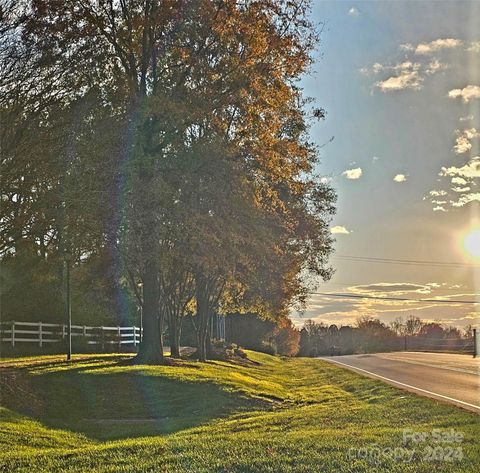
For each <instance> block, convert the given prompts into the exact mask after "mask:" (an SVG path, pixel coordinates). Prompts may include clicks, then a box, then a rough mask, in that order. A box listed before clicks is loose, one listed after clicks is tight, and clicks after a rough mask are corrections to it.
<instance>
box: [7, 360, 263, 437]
mask: <svg viewBox="0 0 480 473" xmlns="http://www.w3.org/2000/svg"><path fill="white" fill-rule="evenodd" d="M35 368H37V367H35ZM104 369H105V365H102V364H100V365H99V366H98V367H95V366H91V365H90V366H89V367H88V368H87V367H82V366H80V367H76V368H73V367H72V368H70V369H68V368H67V369H64V370H59V371H50V370H46V371H45V372H42V371H41V370H40V372H39V371H37V372H36V373H35V374H34V375H31V374H28V373H27V372H26V370H24V369H18V368H9V369H4V370H2V371H3V374H2V378H3V379H4V381H5V379H6V380H7V381H6V383H7V384H9V383H14V386H10V388H11V389H9V390H6V391H5V394H6V395H4V396H2V404H3V405H4V406H5V407H7V408H9V409H11V410H13V411H16V412H18V413H21V414H25V415H28V416H29V417H33V418H34V419H36V420H39V421H40V422H42V423H43V424H44V425H46V426H48V427H52V428H61V429H67V430H70V431H74V432H78V433H82V434H84V435H86V436H87V437H90V438H93V439H97V440H107V439H108V440H110V439H122V438H131V437H139V436H149V435H159V434H167V433H173V432H177V431H179V430H183V429H187V428H190V427H195V426H198V425H201V424H204V423H207V422H209V421H211V420H213V419H216V418H221V417H225V416H228V415H229V414H232V413H234V412H241V411H242V410H246V409H247V408H248V409H250V410H251V409H252V407H253V408H257V409H261V408H262V407H265V406H262V404H261V403H260V402H257V401H253V400H252V399H248V398H246V397H244V396H242V395H240V394H239V393H232V392H228V391H225V390H223V389H221V387H220V386H218V385H216V384H214V383H210V382H207V381H201V380H199V381H197V382H191V381H186V380H181V379H175V378H170V377H167V376H162V375H159V374H150V373H148V372H142V371H141V370H138V371H137V370H127V371H124V372H122V371H120V372H118V371H117V372H112V373H109V372H108V371H105V372H102V370H104ZM5 374H7V376H4V375H5ZM9 378H10V381H8V379H9Z"/></svg>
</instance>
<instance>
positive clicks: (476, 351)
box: [473, 328, 478, 358]
mask: <svg viewBox="0 0 480 473" xmlns="http://www.w3.org/2000/svg"><path fill="white" fill-rule="evenodd" d="M477 343H478V338H477V329H476V328H474V329H473V357H474V358H476V357H477V356H478V345H477Z"/></svg>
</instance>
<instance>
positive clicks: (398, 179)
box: [393, 174, 407, 182]
mask: <svg viewBox="0 0 480 473" xmlns="http://www.w3.org/2000/svg"><path fill="white" fill-rule="evenodd" d="M393 180H394V181H395V182H405V181H406V180H407V176H405V174H397V175H396V176H395V177H394V178H393Z"/></svg>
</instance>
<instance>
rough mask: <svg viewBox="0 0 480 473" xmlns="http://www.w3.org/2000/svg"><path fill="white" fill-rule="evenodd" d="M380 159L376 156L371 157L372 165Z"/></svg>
mask: <svg viewBox="0 0 480 473" xmlns="http://www.w3.org/2000/svg"><path fill="white" fill-rule="evenodd" d="M379 159H380V158H379V157H378V156H373V158H372V163H376V162H377V161H378V160H379Z"/></svg>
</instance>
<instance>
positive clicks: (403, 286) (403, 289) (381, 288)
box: [348, 282, 439, 295]
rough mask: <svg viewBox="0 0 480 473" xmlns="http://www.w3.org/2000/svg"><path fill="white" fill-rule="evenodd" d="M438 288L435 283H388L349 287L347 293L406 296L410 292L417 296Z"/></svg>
mask: <svg viewBox="0 0 480 473" xmlns="http://www.w3.org/2000/svg"><path fill="white" fill-rule="evenodd" d="M435 287H439V285H438V284H437V283H429V284H414V283H408V282H406V283H402V282H398V283H388V282H379V283H374V284H363V285H359V286H351V287H349V288H348V290H349V291H351V292H354V293H357V294H379V293H380V294H384V295H387V294H388V293H392V292H394V293H396V294H408V293H412V292H417V293H419V294H430V293H431V292H432V288H435Z"/></svg>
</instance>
